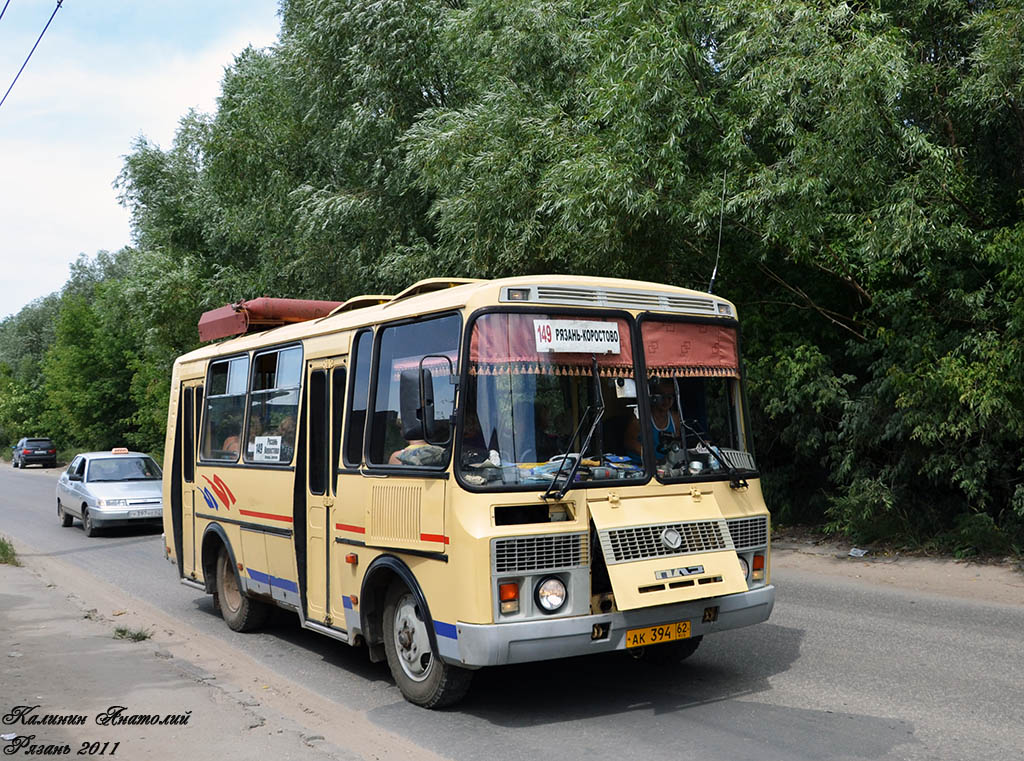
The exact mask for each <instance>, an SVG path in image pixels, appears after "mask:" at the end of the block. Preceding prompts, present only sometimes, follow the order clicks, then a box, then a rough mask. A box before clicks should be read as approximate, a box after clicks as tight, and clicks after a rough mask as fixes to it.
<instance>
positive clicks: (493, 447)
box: [458, 312, 755, 489]
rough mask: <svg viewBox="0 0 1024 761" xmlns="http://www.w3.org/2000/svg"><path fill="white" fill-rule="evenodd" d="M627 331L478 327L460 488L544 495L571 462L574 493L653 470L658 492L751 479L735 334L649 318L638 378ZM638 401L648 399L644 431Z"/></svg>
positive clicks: (493, 316) (545, 323) (548, 324)
mask: <svg viewBox="0 0 1024 761" xmlns="http://www.w3.org/2000/svg"><path fill="white" fill-rule="evenodd" d="M629 328H630V323H629V321H628V320H627V319H626V318H622V317H614V318H603V317H591V318H579V317H568V316H565V315H558V314H536V313H517V312H513V313H489V314H484V315H482V316H480V317H479V318H478V319H477V320H476V321H475V322H474V324H473V332H472V335H471V341H470V356H469V383H468V385H467V388H466V394H465V400H466V405H465V413H464V424H463V432H462V440H461V448H460V456H459V460H458V467H459V474H460V476H461V479H462V481H463V482H464V483H465V484H467V485H468V486H470V487H475V488H485V489H507V488H510V487H517V486H518V487H523V488H538V487H544V488H546V487H547V486H549V485H551V483H552V481H554V480H556V479H559V480H564V479H565V478H567V476H568V473H569V471H570V470H571V469H572V466H573V465H574V464H575V460H576V459H577V458H578V459H579V467H578V468H577V473H576V476H575V479H574V484H571V485H570V486H572V485H580V484H591V483H595V485H596V482H605V485H608V482H618V483H622V479H626V480H637V481H642V480H646V478H647V476H648V470H647V469H648V468H649V467H650V466H651V465H653V467H654V474H653V475H655V476H656V477H657V478H658V479H659V480H662V481H675V480H707V479H723V478H729V477H735V475H736V474H737V473H749V472H752V471H754V469H755V466H754V460H753V456H752V455H751V454H750V452H749V451H748V445H747V442H748V437H747V435H746V433H745V430H744V425H745V423H744V419H743V414H742V405H741V403H740V400H741V398H742V397H741V394H740V386H739V382H740V381H739V355H738V352H737V335H736V329H735V327H733V326H729V325H720V324H701V323H694V322H684V321H672V320H668V319H661V318H657V319H654V318H651V317H646V318H645V319H643V320H642V321H641V326H640V335H641V337H642V339H643V362H644V366H645V369H646V372H645V373H644V374H643V375H638V373H637V367H636V366H637V364H638V363H639V357H637V354H638V353H639V352H637V351H634V347H633V345H632V343H631V341H630V329H629ZM638 379H642V380H638ZM638 395H646V396H647V409H648V410H649V418H648V419H647V423H646V425H645V424H644V422H643V420H642V416H641V412H640V409H641V407H640V404H639V401H638ZM595 421H596V422H595ZM592 428H593V436H591V439H590V442H589V445H588V446H587V448H586V450H585V451H582V452H581V449H583V446H584V444H585V443H586V440H587V436H588V435H589V434H590V432H591V429H592ZM648 437H649V438H648ZM645 447H652V449H651V452H650V454H651V457H650V458H645V457H644V454H645Z"/></svg>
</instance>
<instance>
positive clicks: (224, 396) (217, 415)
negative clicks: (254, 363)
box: [200, 357, 249, 462]
mask: <svg viewBox="0 0 1024 761" xmlns="http://www.w3.org/2000/svg"><path fill="white" fill-rule="evenodd" d="M248 382H249V358H248V357H235V358H233V359H227V360H223V361H221V362H214V363H212V364H211V365H210V373H209V378H208V380H207V384H206V387H207V389H208V391H209V393H207V395H206V414H205V415H203V441H202V446H201V448H200V457H201V458H202V459H203V460H221V461H226V462H235V461H236V460H237V459H238V449H239V447H238V442H239V439H240V437H241V435H242V418H243V417H244V415H245V390H246V386H247V385H248Z"/></svg>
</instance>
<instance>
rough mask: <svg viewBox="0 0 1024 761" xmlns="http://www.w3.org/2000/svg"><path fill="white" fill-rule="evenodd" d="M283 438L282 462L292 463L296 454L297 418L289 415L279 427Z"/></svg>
mask: <svg viewBox="0 0 1024 761" xmlns="http://www.w3.org/2000/svg"><path fill="white" fill-rule="evenodd" d="M277 435H278V436H280V437H281V460H280V461H281V462H291V461H292V455H293V454H294V453H295V416H294V415H287V416H286V417H285V418H284V419H283V420H281V422H280V424H279V425H278V426H277Z"/></svg>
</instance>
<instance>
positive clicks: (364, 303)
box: [331, 293, 395, 314]
mask: <svg viewBox="0 0 1024 761" xmlns="http://www.w3.org/2000/svg"><path fill="white" fill-rule="evenodd" d="M393 298H395V297H394V296H387V295H384V294H382V293H373V294H366V295H364V296H353V297H352V298H350V299H349V300H348V301H346V302H345V303H344V304H341V305H340V306H336V307H335V308H334V309H332V310H331V314H341V313H342V312H352V311H355V310H356V309H366V307H375V306H379V305H380V304H387V303H388V302H389V301H391V300H392V299H393Z"/></svg>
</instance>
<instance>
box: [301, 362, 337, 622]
mask: <svg viewBox="0 0 1024 761" xmlns="http://www.w3.org/2000/svg"><path fill="white" fill-rule="evenodd" d="M345 359H346V358H345V357H332V358H329V359H317V360H313V361H311V362H308V363H307V366H306V388H307V389H309V393H308V394H307V395H306V398H307V404H308V408H307V410H306V420H307V421H308V424H307V430H308V431H309V434H308V436H307V438H306V446H307V447H308V448H307V450H306V516H305V517H306V521H305V524H306V525H305V528H306V531H305V534H306V548H305V549H306V551H305V579H306V585H305V586H306V618H307V620H310V621H314V622H317V623H322V624H325V625H327V626H338V627H339V628H344V614H343V613H341V614H340V615H339V613H338V611H335V610H332V608H333V607H334V606H332V605H331V604H330V601H331V550H332V547H331V542H332V532H331V525H332V524H331V518H332V513H333V510H334V494H335V493H336V491H337V469H338V462H339V459H340V456H341V452H340V441H341V424H342V410H343V408H344V397H345ZM339 388H340V391H339ZM335 596H337V595H335ZM339 607H340V606H339ZM335 622H337V623H335Z"/></svg>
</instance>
